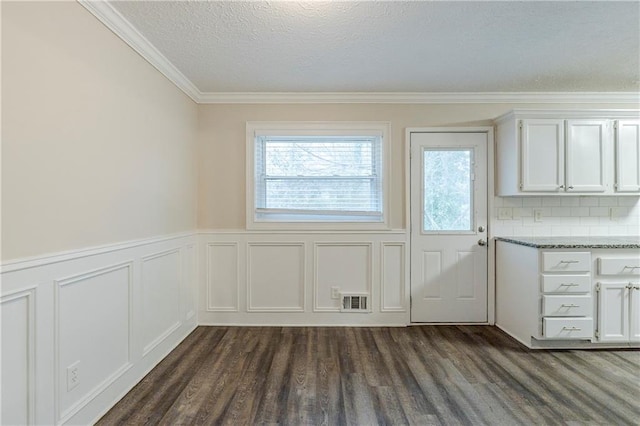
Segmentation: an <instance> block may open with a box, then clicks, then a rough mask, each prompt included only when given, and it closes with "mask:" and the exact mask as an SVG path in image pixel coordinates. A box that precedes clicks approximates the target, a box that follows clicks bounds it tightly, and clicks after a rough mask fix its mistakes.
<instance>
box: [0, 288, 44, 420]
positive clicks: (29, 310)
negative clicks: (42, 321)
mask: <svg viewBox="0 0 640 426" xmlns="http://www.w3.org/2000/svg"><path fill="white" fill-rule="evenodd" d="M36 290H37V286H31V287H27V288H23V289H21V290H19V291H15V292H12V293H8V294H6V295H4V296H2V297H1V298H0V305H3V304H5V303H9V302H16V301H18V300H20V299H26V300H25V303H26V315H25V318H23V321H24V323H23V324H21V323H20V321H19V320H15V321H12V327H18V326H20V325H24V327H25V330H26V335H27V342H26V346H27V347H26V348H24V349H25V352H26V354H27V363H26V372H25V373H26V383H24V386H25V387H26V389H27V392H26V395H24V397H26V398H27V400H26V404H25V405H26V412H25V413H24V418H25V419H26V423H27V424H36V417H35V396H36V372H37V370H36V368H35V366H36V311H35V303H36ZM0 312H1V310H0ZM3 320H4V319H0V322H1V321H3ZM5 348H6V346H5ZM3 387H4V386H3ZM5 389H6V388H5ZM3 401H4V400H3ZM3 408H4V410H7V411H8V407H3ZM12 408H13V407H12ZM3 418H4V416H3Z"/></svg>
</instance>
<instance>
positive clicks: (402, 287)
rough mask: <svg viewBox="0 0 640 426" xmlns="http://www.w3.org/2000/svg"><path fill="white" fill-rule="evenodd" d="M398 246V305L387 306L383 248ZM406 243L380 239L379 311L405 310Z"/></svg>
mask: <svg viewBox="0 0 640 426" xmlns="http://www.w3.org/2000/svg"><path fill="white" fill-rule="evenodd" d="M386 247H400V285H399V286H398V289H399V290H400V306H389V307H387V305H386V301H385V298H384V292H385V288H386V286H387V282H386V280H385V268H384V265H385V248H386ZM406 264H407V244H406V243H405V242H404V241H397V242H396V241H382V242H381V243H380V312H407V305H406V291H407V273H406Z"/></svg>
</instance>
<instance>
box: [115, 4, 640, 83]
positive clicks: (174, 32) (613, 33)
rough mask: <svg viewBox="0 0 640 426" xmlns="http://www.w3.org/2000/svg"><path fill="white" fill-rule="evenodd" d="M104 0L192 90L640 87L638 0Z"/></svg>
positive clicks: (639, 9) (639, 20)
mask: <svg viewBox="0 0 640 426" xmlns="http://www.w3.org/2000/svg"><path fill="white" fill-rule="evenodd" d="M112 5H113V7H114V8H116V9H117V10H118V11H119V12H120V13H121V14H122V15H123V16H124V17H125V18H126V19H127V20H129V22H130V23H131V24H133V26H134V27H136V28H137V29H138V31H140V33H142V34H143V35H144V36H145V37H146V38H147V39H148V40H149V41H150V42H151V43H152V44H153V45H154V46H155V47H156V48H157V49H158V50H159V51H160V52H162V53H163V54H164V55H165V56H166V57H167V58H168V59H169V60H170V61H171V62H172V63H173V64H174V65H175V66H176V67H177V68H178V69H179V70H180V71H181V72H182V73H183V74H184V75H185V76H186V77H187V78H189V79H190V80H191V81H192V82H193V83H194V84H195V85H196V86H197V87H198V89H199V90H200V91H201V92H510V91H511V92H516V91H535V92H547V91H548V92H557V91H566V92H572V91H638V90H639V88H640V2H635V1H631V2H612V1H603V2H583V1H576V2H344V1H343V2H337V1H334V2H317V1H313V2H206V1H115V2H112Z"/></svg>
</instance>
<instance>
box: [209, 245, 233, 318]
mask: <svg viewBox="0 0 640 426" xmlns="http://www.w3.org/2000/svg"><path fill="white" fill-rule="evenodd" d="M212 247H233V248H234V249H235V256H236V264H235V271H236V282H235V286H236V291H235V294H236V305H235V306H214V305H212V304H211V295H212V293H213V292H212V288H211V286H212V285H213V278H212V271H213V268H212V266H211V251H212ZM205 256H206V261H205V264H206V275H205V297H206V298H207V300H205V310H206V311H207V312H238V311H239V310H240V249H239V245H238V243H237V242H208V243H207V244H206V247H205Z"/></svg>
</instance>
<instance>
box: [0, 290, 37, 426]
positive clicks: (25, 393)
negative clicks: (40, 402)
mask: <svg viewBox="0 0 640 426" xmlns="http://www.w3.org/2000/svg"><path fill="white" fill-rule="evenodd" d="M34 297H35V289H33V288H32V289H29V290H24V291H19V292H16V293H13V294H10V295H6V296H4V297H2V300H1V301H0V307H1V309H2V318H1V319H0V321H2V383H0V386H1V389H2V418H1V419H0V423H1V424H3V425H23V424H31V423H33V420H34V405H33V402H34V386H35V380H34V374H35V371H34V363H35V356H34V350H35V348H34V331H35V320H34Z"/></svg>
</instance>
